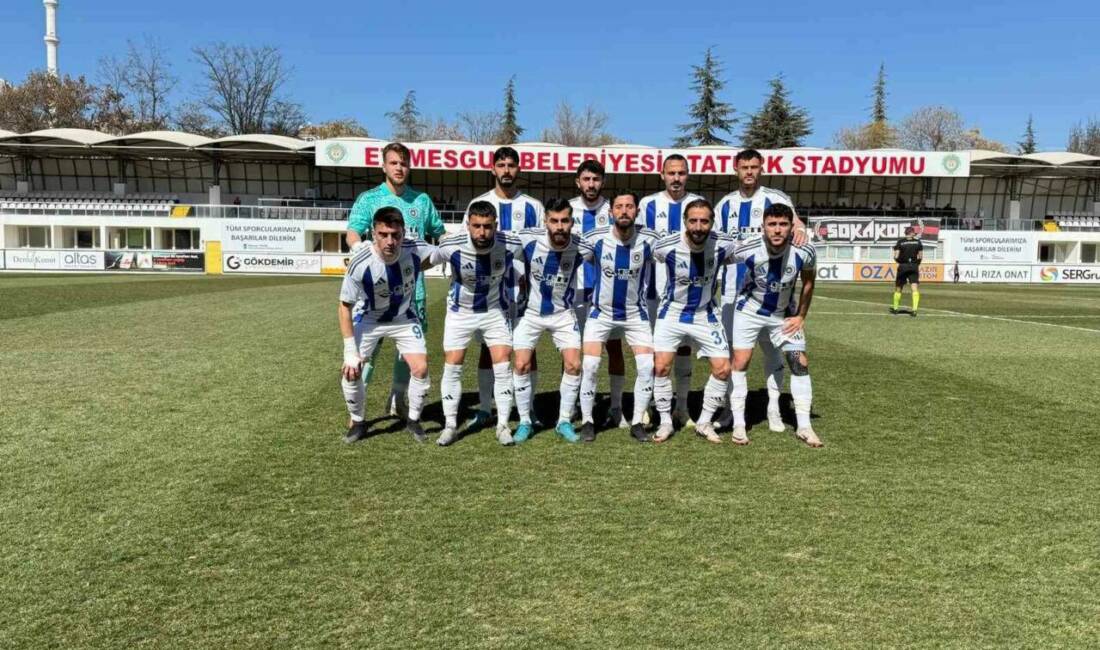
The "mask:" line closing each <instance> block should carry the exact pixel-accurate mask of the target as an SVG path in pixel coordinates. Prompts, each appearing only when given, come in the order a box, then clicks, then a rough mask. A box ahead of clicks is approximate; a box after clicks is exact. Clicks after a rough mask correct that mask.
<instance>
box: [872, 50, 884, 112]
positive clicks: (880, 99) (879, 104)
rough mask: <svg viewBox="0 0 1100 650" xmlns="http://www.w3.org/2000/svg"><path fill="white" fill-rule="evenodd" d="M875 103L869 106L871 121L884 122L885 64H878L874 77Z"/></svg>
mask: <svg viewBox="0 0 1100 650" xmlns="http://www.w3.org/2000/svg"><path fill="white" fill-rule="evenodd" d="M874 95H875V105H874V106H873V107H872V108H871V121H872V122H882V123H885V122H886V64H885V63H880V64H879V66H878V78H877V79H875V89H874Z"/></svg>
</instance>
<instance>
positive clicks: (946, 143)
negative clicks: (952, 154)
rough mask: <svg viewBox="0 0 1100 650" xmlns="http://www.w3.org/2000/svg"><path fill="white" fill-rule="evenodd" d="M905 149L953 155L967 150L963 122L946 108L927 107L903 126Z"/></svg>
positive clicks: (902, 137)
mask: <svg viewBox="0 0 1100 650" xmlns="http://www.w3.org/2000/svg"><path fill="white" fill-rule="evenodd" d="M899 140H900V141H901V144H902V146H904V147H906V148H908V149H916V150H918V151H953V150H955V149H962V148H965V147H966V146H967V140H966V137H965V133H964V131H963V119H962V116H961V115H959V112H958V111H955V110H952V109H949V108H947V107H945V106H924V107H922V108H918V109H917V110H915V111H913V113H912V114H911V115H909V117H907V118H905V120H904V121H903V122H902V123H901V128H900V129H899Z"/></svg>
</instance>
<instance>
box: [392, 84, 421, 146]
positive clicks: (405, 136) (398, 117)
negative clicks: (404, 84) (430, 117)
mask: <svg viewBox="0 0 1100 650" xmlns="http://www.w3.org/2000/svg"><path fill="white" fill-rule="evenodd" d="M386 117H388V118H390V120H391V121H392V122H393V139H394V140H397V141H398V142H418V141H420V140H421V139H422V138H421V137H420V136H421V133H422V129H421V122H420V110H419V109H417V108H416V91H415V90H410V91H409V92H408V93H406V94H405V101H403V102H401V106H399V107H398V108H397V110H396V111H390V112H389V113H386Z"/></svg>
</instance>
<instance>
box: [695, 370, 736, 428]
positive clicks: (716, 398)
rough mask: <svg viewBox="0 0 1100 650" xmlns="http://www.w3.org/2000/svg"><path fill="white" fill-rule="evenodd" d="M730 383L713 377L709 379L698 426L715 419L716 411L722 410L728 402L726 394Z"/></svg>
mask: <svg viewBox="0 0 1100 650" xmlns="http://www.w3.org/2000/svg"><path fill="white" fill-rule="evenodd" d="M728 383H729V382H727V381H725V380H722V379H719V378H717V377H715V376H714V375H711V376H710V378H709V379H707V385H706V386H705V387H704V388H703V412H702V413H700V414H699V419H698V420H696V421H695V422H696V424H706V423H708V422H710V421H711V419H712V418H713V417H714V413H715V411H717V410H718V409H720V408H722V404H724V403H725V401H726V392H727V388H726V386H727V385H728Z"/></svg>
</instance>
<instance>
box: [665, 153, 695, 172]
mask: <svg viewBox="0 0 1100 650" xmlns="http://www.w3.org/2000/svg"><path fill="white" fill-rule="evenodd" d="M673 160H679V161H680V162H682V163H684V164H685V165H687V164H688V159H687V158H684V157H683V156H681V155H680V154H678V153H674V154H672V155H671V156H669V157H668V158H665V161H664V162H663V163H661V171H664V170H665V167H666V166H667V165H668V163H669V162H671V161H673Z"/></svg>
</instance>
